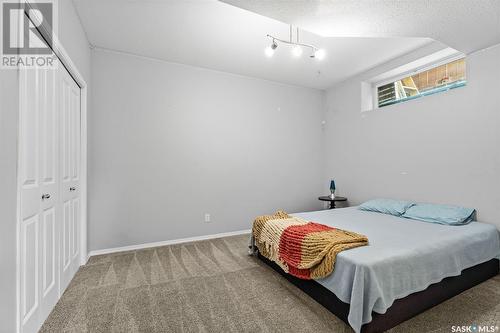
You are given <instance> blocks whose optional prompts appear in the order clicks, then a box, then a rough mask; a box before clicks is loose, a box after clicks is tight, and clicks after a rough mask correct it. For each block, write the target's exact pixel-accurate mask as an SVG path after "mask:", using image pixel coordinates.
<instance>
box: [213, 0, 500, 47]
mask: <svg viewBox="0 0 500 333" xmlns="http://www.w3.org/2000/svg"><path fill="white" fill-rule="evenodd" d="M221 1H223V2H226V3H229V4H232V5H234V6H237V7H240V8H244V9H247V10H250V11H252V12H255V13H259V14H261V15H264V16H267V17H272V18H275V19H277V20H280V21H282V22H286V23H289V24H294V25H298V26H300V27H302V28H303V29H306V30H308V31H311V32H313V33H316V34H318V35H320V36H324V37H429V38H432V39H435V40H437V41H440V42H442V43H444V44H447V45H449V46H451V47H453V48H455V49H457V50H459V51H461V52H463V53H466V54H467V53H470V52H473V51H476V50H479V49H482V48H485V47H488V46H491V45H495V44H498V43H500V1H499V0H417V1H416V0H383V1H381V0H376V1H374V0H328V1H325V0H295V1H286V2H284V1H278V0H274V1H265V0H257V1H255V0H221ZM285 3H286V5H285Z"/></svg>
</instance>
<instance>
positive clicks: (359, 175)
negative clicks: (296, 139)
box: [324, 46, 500, 227]
mask: <svg viewBox="0 0 500 333" xmlns="http://www.w3.org/2000/svg"><path fill="white" fill-rule="evenodd" d="M405 58H406V60H410V58H411V55H409V56H407V57H405ZM401 61H402V59H398V60H397V61H395V62H394V64H393V65H394V67H396V66H397V65H399V64H400V63H401ZM390 66H391V64H385V65H384V66H382V67H380V68H378V69H374V70H371V71H370V72H368V73H365V74H362V75H359V76H357V77H355V78H352V79H350V80H348V81H346V82H344V83H342V84H339V85H337V86H335V87H333V88H331V89H330V90H328V92H327V97H326V110H327V116H326V119H327V125H326V129H325V142H327V146H326V158H327V160H326V174H325V179H324V180H325V183H326V181H327V180H328V179H330V178H335V179H336V180H337V183H338V187H339V189H340V191H341V192H342V193H343V194H345V195H346V196H348V197H349V199H350V202H351V204H359V203H360V202H362V201H365V200H368V199H371V198H376V197H392V198H401V199H409V200H417V201H425V202H437V203H449V204H457V205H464V206H468V207H474V208H477V210H478V218H479V220H483V221H486V222H490V223H494V224H496V225H497V226H499V227H500V210H499V209H498V203H499V202H500V191H499V189H500V177H499V174H500V147H499V145H500V131H499V124H500V92H499V87H500V83H499V77H500V47H499V46H496V47H493V48H490V49H488V50H484V51H481V52H478V53H475V54H473V55H470V56H469V57H468V58H467V70H468V78H467V79H468V83H467V86H466V87H463V88H458V89H454V90H452V91H448V92H445V93H440V94H435V95H431V96H427V97H423V98H420V99H416V100H413V101H409V102H405V103H401V104H395V105H392V106H387V107H384V108H382V109H379V110H376V111H369V112H363V113H362V112H360V109H361V100H360V97H361V81H364V80H367V79H369V78H370V77H373V76H375V75H377V74H380V73H381V71H382V70H387V69H388V68H390Z"/></svg>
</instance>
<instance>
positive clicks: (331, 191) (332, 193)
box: [330, 189, 335, 199]
mask: <svg viewBox="0 0 500 333" xmlns="http://www.w3.org/2000/svg"><path fill="white" fill-rule="evenodd" d="M330 198H331V199H335V190H332V189H330Z"/></svg>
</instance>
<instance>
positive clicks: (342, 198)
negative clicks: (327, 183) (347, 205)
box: [318, 195, 347, 209]
mask: <svg viewBox="0 0 500 333" xmlns="http://www.w3.org/2000/svg"><path fill="white" fill-rule="evenodd" d="M318 200H321V201H328V202H330V209H334V208H335V203H336V202H338V201H347V198H345V197H335V198H333V199H332V198H330V196H329V195H325V196H322V197H319V198H318Z"/></svg>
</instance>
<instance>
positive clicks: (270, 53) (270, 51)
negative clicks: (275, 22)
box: [264, 39, 278, 58]
mask: <svg viewBox="0 0 500 333" xmlns="http://www.w3.org/2000/svg"><path fill="white" fill-rule="evenodd" d="M277 47H278V44H276V42H275V41H274V39H273V43H272V44H271V45H270V46H268V47H266V49H265V50H264V53H265V54H266V56H268V57H269V58H270V57H272V56H273V55H274V50H276V48H277Z"/></svg>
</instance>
